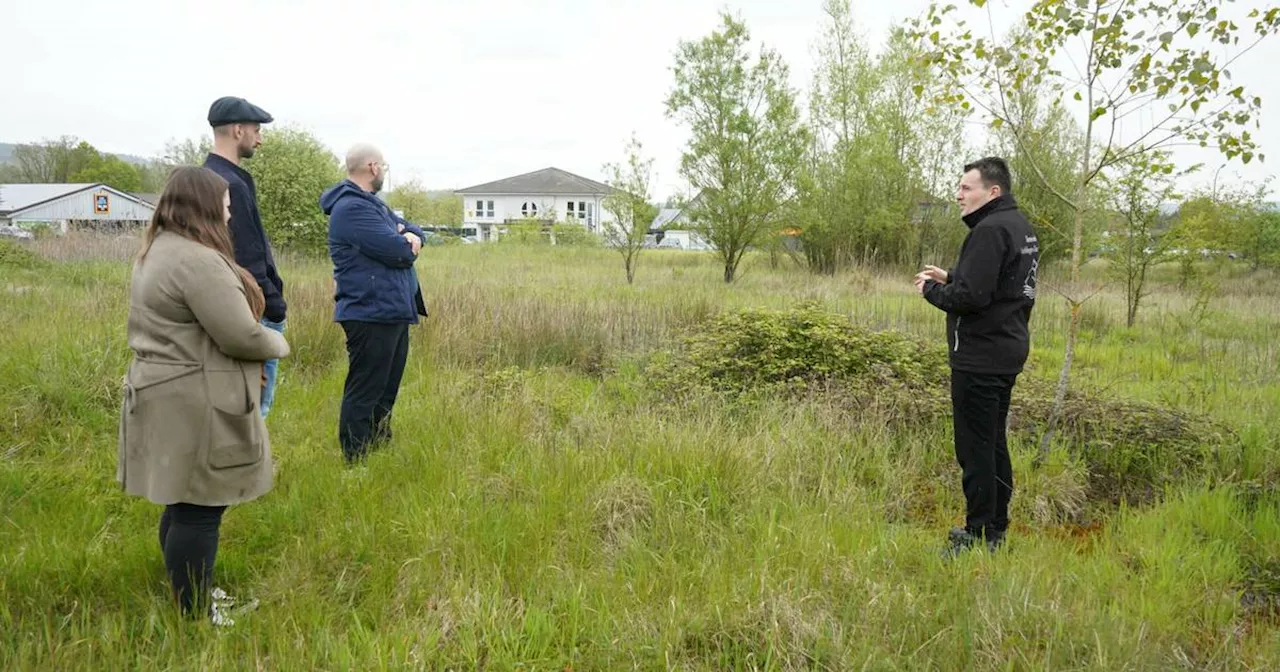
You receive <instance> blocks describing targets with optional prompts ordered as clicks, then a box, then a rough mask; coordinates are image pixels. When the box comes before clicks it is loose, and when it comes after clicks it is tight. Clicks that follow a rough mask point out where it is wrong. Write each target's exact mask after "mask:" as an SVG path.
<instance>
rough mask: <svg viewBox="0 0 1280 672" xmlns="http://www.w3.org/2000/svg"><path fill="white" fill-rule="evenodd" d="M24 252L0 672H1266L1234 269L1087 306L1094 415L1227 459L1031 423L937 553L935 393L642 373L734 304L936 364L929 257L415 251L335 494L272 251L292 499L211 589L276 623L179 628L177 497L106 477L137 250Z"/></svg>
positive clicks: (1038, 372) (1251, 427)
mask: <svg viewBox="0 0 1280 672" xmlns="http://www.w3.org/2000/svg"><path fill="white" fill-rule="evenodd" d="M16 249H18V248H15V247H14V246H12V245H10V246H8V247H0V410H3V413H0V669H4V670H28V669H31V670H41V669H50V670H53V669H56V670H82V669H102V670H116V669H148V670H151V669H156V670H161V669H165V670H167V669H180V670H188V669H189V670H205V669H273V670H294V669H325V670H348V669H358V670H382V669H484V670H515V669H521V670H534V669H537V670H615V669H645V670H650V669H678V670H726V669H731V670H738V669H742V670H745V669H769V670H796V669H814V670H863V669H866V670H958V669H975V670H1011V669H1012V670H1169V669H1209V670H1240V669H1245V670H1268V669H1278V668H1280V487H1278V486H1277V483H1278V482H1280V448H1278V445H1280V375H1278V371H1280V338H1277V337H1278V336H1280V284H1277V282H1276V281H1277V279H1278V278H1277V277H1276V276H1274V275H1270V274H1267V273H1262V274H1249V273H1247V272H1245V271H1244V270H1242V269H1228V270H1227V271H1224V272H1221V273H1220V274H1219V275H1218V277H1217V278H1216V283H1217V287H1216V290H1215V291H1214V293H1213V295H1212V296H1199V297H1198V296H1197V295H1196V293H1195V292H1190V291H1188V292H1183V293H1180V292H1178V291H1176V290H1175V289H1172V288H1171V283H1172V279H1173V275H1174V269H1172V268H1169V269H1164V268H1161V269H1159V277H1158V278H1157V283H1158V288H1157V290H1158V291H1157V293H1156V294H1155V295H1154V296H1152V297H1151V298H1150V299H1149V300H1148V305H1146V306H1144V308H1143V310H1142V312H1141V313H1140V314H1139V322H1138V325H1137V326H1136V327H1134V328H1132V329H1129V328H1125V326H1124V303H1123V298H1122V296H1121V295H1120V294H1119V293H1117V292H1116V291H1114V289H1113V288H1104V289H1102V291H1101V293H1099V294H1098V296H1097V297H1095V298H1094V299H1093V300H1091V301H1090V302H1089V303H1088V304H1087V305H1086V308H1085V315H1084V326H1083V333H1082V338H1081V344H1080V349H1079V352H1078V359H1077V370H1076V371H1077V373H1076V376H1075V379H1074V380H1075V382H1076V384H1077V386H1078V387H1079V388H1080V389H1082V390H1088V391H1090V394H1095V393H1096V394H1097V395H1100V397H1099V398H1101V396H1105V397H1106V398H1107V399H1112V400H1114V402H1115V403H1114V404H1113V406H1111V407H1108V408H1113V409H1119V410H1116V411H1115V412H1116V413H1119V414H1120V415H1115V416H1114V417H1109V418H1101V419H1099V420H1097V422H1096V423H1094V424H1092V425H1088V426H1089V427H1095V425H1096V426H1097V427H1102V426H1104V425H1105V426H1106V427H1113V429H1111V430H1106V431H1113V432H1123V431H1124V430H1126V429H1132V428H1133V427H1132V425H1133V424H1134V423H1150V424H1151V426H1153V427H1154V426H1159V427H1165V425H1164V424H1161V423H1163V422H1165V420H1163V419H1162V418H1174V417H1186V418H1194V419H1197V420H1202V421H1203V422H1205V423H1211V424H1213V426H1215V427H1219V428H1223V431H1222V433H1221V438H1220V440H1215V442H1214V443H1213V444H1212V445H1208V444H1205V445H1200V444H1197V443H1195V442H1194V441H1193V442H1187V441H1182V443H1177V446H1178V447H1177V448H1175V447H1173V446H1174V443H1175V442H1173V441H1172V440H1171V441H1170V442H1169V443H1165V442H1164V440H1163V439H1161V438H1160V436H1162V435H1159V434H1158V433H1157V434H1156V435H1154V436H1156V438H1155V439H1153V440H1151V441H1148V442H1147V444H1146V445H1131V444H1130V443H1125V442H1123V441H1121V442H1116V441H1110V440H1108V439H1107V436H1110V435H1108V434H1106V432H1105V431H1103V430H1098V432H1101V433H1098V434H1096V435H1095V436H1094V439H1092V440H1090V442H1089V443H1088V445H1085V443H1083V442H1082V441H1078V440H1075V439H1073V438H1072V437H1073V436H1075V435H1073V434H1071V433H1070V432H1064V435H1063V438H1062V440H1060V441H1058V442H1056V443H1055V446H1054V448H1053V451H1052V452H1051V453H1050V455H1049V457H1048V459H1047V460H1046V462H1045V463H1044V464H1043V465H1042V466H1040V467H1039V468H1033V466H1032V460H1033V458H1034V457H1035V456H1036V451H1037V445H1036V435H1035V433H1034V432H1025V431H1015V432H1013V433H1012V434H1011V436H1010V438H1011V444H1012V445H1011V448H1012V449H1013V452H1014V473H1015V480H1016V491H1015V495H1014V500H1013V505H1012V506H1013V512H1012V514H1013V519H1014V525H1013V528H1012V529H1011V531H1010V540H1009V543H1008V544H1007V545H1006V547H1005V549H1003V550H1002V551H1001V552H999V553H997V554H994V555H989V554H987V553H985V552H978V553H974V554H971V555H969V556H966V557H962V558H960V559H958V560H955V561H950V562H948V561H944V560H942V559H941V558H940V557H939V553H938V551H939V550H940V549H941V547H942V544H943V542H944V541H945V538H946V533H947V530H948V529H949V528H950V527H952V526H954V525H957V524H959V523H960V522H962V512H963V496H962V494H961V491H960V475H959V469H958V467H956V465H955V461H954V457H953V453H952V448H951V429H950V420H949V408H948V407H947V405H946V396H945V388H944V387H943V386H942V385H941V384H936V385H933V387H930V388H927V389H923V391H921V390H922V388H912V389H914V390H916V391H915V392H910V393H909V395H908V396H909V397H910V398H902V397H901V394H899V396H893V395H889V394H888V393H886V394H885V395H882V397H881V401H882V402H883V403H867V399H868V397H867V396H866V395H865V394H864V395H863V396H861V397H856V396H850V394H847V393H844V392H842V391H841V389H839V386H828V387H825V388H819V387H816V386H815V387H813V388H811V389H808V390H807V391H805V392H803V393H785V392H777V393H774V392H771V391H767V390H766V391H764V392H761V393H760V394H755V395H745V396H741V395H740V396H732V395H726V394H720V393H714V392H704V393H698V392H687V393H683V392H682V393H679V394H677V393H675V392H673V391H672V390H671V389H669V388H665V387H663V386H661V385H658V384H656V383H655V381H656V379H657V376H656V375H655V374H654V372H653V363H654V362H655V361H657V360H660V359H662V358H663V357H664V356H666V355H667V354H670V353H678V352H679V351H680V350H681V348H682V347H684V346H682V343H683V342H684V341H683V340H682V338H683V337H684V336H685V335H688V334H696V333H700V330H702V329H704V327H705V325H707V324H708V321H709V320H713V319H714V318H716V316H720V315H725V314H730V313H732V312H733V311H738V310H740V309H753V308H765V309H776V310H790V309H794V308H796V307H797V306H801V305H810V306H818V307H819V308H820V309H821V310H824V311H827V312H829V313H833V314H836V315H838V316H840V318H841V319H842V320H847V321H850V322H852V324H854V325H857V326H860V327H865V328H869V329H874V330H895V331H900V332H903V333H904V334H907V335H909V336H911V337H913V338H917V337H918V338H920V339H924V340H927V341H929V342H933V343H938V344H941V343H943V339H944V335H943V329H944V327H943V316H942V314H941V313H939V312H937V311H936V310H935V309H933V308H932V307H930V306H928V305H927V304H926V303H925V302H924V301H923V300H921V299H920V298H919V297H918V296H917V295H916V294H915V292H914V288H913V287H912V285H911V275H910V270H909V269H902V270H900V271H897V272H891V271H885V270H882V271H858V272H851V273H846V274H840V275H836V276H832V277H818V276H813V275H811V274H809V273H807V272H806V271H804V270H803V269H800V268H797V267H795V266H794V265H793V264H791V263H790V262H786V261H784V263H783V264H782V265H781V266H780V267H778V268H772V267H771V266H770V264H769V260H768V258H767V257H766V256H763V255H762V256H757V257H749V258H748V259H747V261H746V262H744V263H745V268H744V270H743V272H742V274H741V278H740V279H739V281H738V282H736V283H735V284H734V285H732V286H726V285H725V284H724V283H723V282H722V281H721V269H720V267H719V266H718V265H717V263H716V261H715V259H714V258H713V257H710V256H704V255H701V254H697V253H682V252H666V251H662V252H658V251H647V252H646V253H645V254H643V255H642V257H641V261H640V268H639V271H638V274H637V278H636V283H635V284H634V285H633V286H628V285H627V284H626V282H625V279H624V277H623V272H622V264H621V259H620V257H619V255H617V254H616V253H613V252H610V251H608V250H600V249H585V248H565V247H558V248H547V247H541V248H538V247H519V246H511V245H506V244H499V245H484V246H482V245H474V246H443V247H429V248H425V249H424V250H423V253H422V258H421V259H420V261H419V263H418V273H419V276H420V278H421V281H422V285H423V288H424V292H425V295H426V298H427V302H428V305H429V307H430V310H431V313H432V315H431V317H430V319H428V320H427V321H425V322H424V324H423V325H421V326H420V327H418V328H415V329H413V331H412V345H411V350H410V358H409V364H408V367H407V370H406V373H405V379H404V383H403V386H402V389H401V393H400V398H399V401H398V403H397V406H396V409H397V410H396V414H395V416H394V417H395V423H394V429H395V440H394V442H393V443H392V444H391V445H390V446H389V447H388V448H387V449H385V450H383V451H381V452H379V453H377V454H375V455H374V456H373V458H372V459H371V460H370V462H369V464H368V465H367V467H365V468H363V469H358V470H352V471H349V470H347V469H344V468H343V466H342V461H341V457H340V451H339V449H338V444H337V439H336V431H337V417H338V407H339V402H340V397H341V392H342V383H343V376H344V374H345V369H346V361H345V350H344V345H343V339H342V334H341V329H340V328H339V327H338V326H337V325H336V324H334V323H333V322H332V320H331V317H332V290H331V284H332V281H331V278H330V269H329V267H328V265H327V263H326V262H324V261H323V260H306V259H286V260H285V261H284V263H283V268H282V275H283V276H284V278H285V282H286V289H285V291H286V297H287V299H288V301H289V306H290V308H289V325H288V331H287V332H286V336H287V338H288V339H289V341H290V343H291V345H292V347H293V353H292V356H291V357H290V358H288V359H286V360H284V361H283V362H282V363H281V380H280V387H279V389H278V393H277V399H276V403H275V407H274V409H273V411H272V415H271V418H270V420H269V423H268V424H269V428H270V431H271V437H272V444H273V451H274V455H275V460H276V462H277V466H278V472H277V476H276V485H275V488H274V489H273V490H272V491H271V492H270V493H268V494H267V495H266V496H264V497H263V498H261V499H259V500H257V501H254V502H251V503H248V504H244V505H241V506H236V507H233V508H231V509H230V510H229V511H228V512H227V514H226V517H225V519H224V523H223V527H222V537H221V548H220V552H219V555H218V565H217V574H216V583H217V585H219V586H222V587H223V588H225V589H226V590H227V591H228V592H230V593H232V594H234V595H244V596H253V597H257V598H258V599H260V600H261V603H262V604H261V607H260V608H259V609H258V610H256V611H254V612H252V613H251V614H249V615H247V616H245V617H243V618H242V619H241V620H240V622H238V623H237V624H236V625H235V626H234V627H231V628H228V629H218V628H214V627H212V626H210V625H209V624H208V623H207V622H195V623H193V622H185V621H183V619H181V618H180V617H179V616H178V614H177V610H176V608H175V607H174V606H173V605H172V603H171V601H170V598H169V593H168V586H167V582H166V580H165V576H164V569H163V562H162V558H161V554H160V551H159V548H158V545H157V542H156V524H157V520H158V516H159V512H160V507H159V506H157V505H153V504H150V503H148V502H146V501H143V500H140V499H137V498H133V497H129V496H126V495H124V494H123V493H122V492H121V490H120V489H119V487H118V485H117V484H116V483H115V480H114V479H115V468H116V422H117V418H118V408H119V387H120V385H119V381H120V378H121V375H122V374H123V371H124V368H125V366H126V364H127V362H128V360H129V350H128V347H127V343H126V341H125V318H126V311H127V297H128V269H129V265H128V261H127V259H128V256H129V255H130V254H131V253H132V252H133V250H134V249H135V243H134V242H133V241H129V240H125V241H119V240H102V239H82V240H79V241H77V240H74V239H62V240H52V241H49V240H46V241H38V242H37V243H36V244H35V246H33V247H28V248H23V249H26V250H28V251H34V252H35V253H36V255H37V256H30V255H27V254H24V253H20V252H16V251H15V250H16ZM931 261H935V262H947V261H949V260H931ZM1089 270H1090V274H1091V277H1100V275H1101V274H1100V271H1099V270H1098V269H1096V268H1090V269H1089ZM1062 275H1063V274H1062V273H1061V272H1055V271H1054V269H1046V270H1045V271H1044V272H1043V275H1042V287H1043V289H1042V296H1041V300H1040V303H1039V305H1038V307H1037V309H1036V313H1035V316H1034V322H1033V341H1034V349H1033V354H1032V357H1031V362H1030V364H1029V368H1028V370H1027V372H1026V373H1025V374H1024V376H1023V378H1022V379H1021V381H1020V386H1019V388H1018V390H1015V393H1014V396H1015V401H1016V400H1018V399H1019V398H1020V395H1022V397H1024V398H1027V395H1031V394H1032V393H1033V391H1034V390H1036V389H1042V388H1043V387H1044V386H1045V385H1046V384H1047V383H1048V382H1049V381H1052V380H1053V379H1054V378H1056V375H1057V371H1058V366H1059V365H1060V363H1061V356H1062V343H1063V339H1062V334H1063V333H1064V331H1065V324H1066V317H1067V313H1066V310H1065V308H1064V305H1063V302H1062V300H1061V299H1060V298H1059V297H1058V296H1057V295H1055V294H1054V293H1053V292H1052V291H1051V290H1050V289H1049V287H1050V286H1057V287H1058V288H1059V289H1061V285H1060V284H1058V285H1055V282H1059V283H1060V282H1061V277H1062ZM1091 282H1092V281H1091ZM1205 298H1207V299H1208V300H1207V301H1206V300H1203V299H1205ZM939 347H941V346H939ZM663 361H668V362H670V361H676V362H677V365H678V362H679V361H680V360H679V359H678V358H677V359H676V360H671V359H670V358H667V359H665V360H663ZM935 382H936V381H935ZM1037 384H1040V386H1039V388H1037ZM873 389H874V388H873ZM864 391H865V390H864ZM874 397H875V395H874V394H872V398H873V401H874ZM900 398H901V403H899V401H898V400H899V399H900ZM1028 403H1030V402H1028ZM1081 403H1082V404H1083V405H1084V406H1082V407H1083V408H1085V409H1086V411H1088V409H1090V408H1092V407H1091V406H1089V403H1090V402H1088V401H1087V400H1086V401H1082V402H1081ZM1126 404H1140V405H1143V406H1141V408H1143V409H1146V410H1145V411H1143V412H1142V413H1138V412H1136V411H1133V412H1132V413H1133V414H1130V415H1125V413H1131V410H1132V409H1129V407H1128V406H1126ZM1028 408H1031V406H1028ZM1126 409H1129V410H1126ZM1175 411H1176V412H1177V414H1176V415H1175V414H1174V412H1175ZM1028 412H1029V413H1030V411H1028ZM1089 417H1092V416H1087V414H1086V415H1083V416H1081V420H1080V422H1081V423H1082V424H1081V426H1084V425H1085V424H1087V422H1086V421H1088V418H1089ZM1089 422H1092V421H1089ZM1107 422H1110V423H1111V424H1110V425H1107V424H1106V423H1107ZM1169 422H1171V423H1173V421H1169ZM1099 423H1100V424H1099ZM1126 423H1127V425H1128V427H1126ZM1174 425H1177V427H1174ZM1169 426H1170V427H1174V428H1173V429H1169V430H1168V431H1170V432H1175V431H1181V430H1179V429H1177V428H1178V427H1182V425H1181V424H1178V423H1173V424H1170V425H1169ZM1138 429H1142V428H1138ZM1160 431H1165V430H1163V429H1162V430H1160ZM1126 441H1128V439H1126ZM1175 453H1176V454H1175ZM1131 478H1134V479H1136V478H1141V479H1145V480H1144V481H1143V483H1144V484H1145V489H1144V488H1130V487H1128V486H1129V485H1132V484H1131V483H1127V482H1126V480H1125V479H1131ZM1134 493H1138V494H1134Z"/></svg>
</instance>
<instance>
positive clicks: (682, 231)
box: [649, 198, 715, 250]
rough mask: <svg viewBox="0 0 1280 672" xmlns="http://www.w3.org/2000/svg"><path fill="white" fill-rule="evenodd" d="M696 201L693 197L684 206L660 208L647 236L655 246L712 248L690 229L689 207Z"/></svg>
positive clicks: (693, 248)
mask: <svg viewBox="0 0 1280 672" xmlns="http://www.w3.org/2000/svg"><path fill="white" fill-rule="evenodd" d="M696 202H697V198H694V200H693V201H692V202H690V203H689V205H686V206H685V207H684V208H662V209H660V210H658V215H657V216H656V217H654V218H653V223H652V224H650V225H649V236H650V239H651V240H652V241H653V245H654V246H655V247H661V248H669V249H678V250H714V249H715V247H714V246H713V245H712V244H711V243H708V242H707V240H706V239H705V238H703V237H702V235H701V234H699V233H698V232H697V231H694V230H692V229H691V228H689V227H690V225H691V224H692V222H690V221H689V208H690V207H692V206H693V205H694V204H695V203H696Z"/></svg>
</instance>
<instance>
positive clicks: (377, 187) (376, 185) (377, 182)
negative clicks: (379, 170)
mask: <svg viewBox="0 0 1280 672" xmlns="http://www.w3.org/2000/svg"><path fill="white" fill-rule="evenodd" d="M385 181H386V178H385V177H384V176H382V175H379V176H377V177H375V178H373V184H371V185H369V186H371V187H373V193H375V194H376V193H378V192H380V191H382V183H383V182H385Z"/></svg>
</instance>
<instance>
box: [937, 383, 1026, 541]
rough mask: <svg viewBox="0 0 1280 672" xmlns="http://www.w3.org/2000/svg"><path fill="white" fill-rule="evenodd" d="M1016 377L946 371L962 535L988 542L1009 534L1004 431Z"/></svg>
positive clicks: (1008, 474)
mask: <svg viewBox="0 0 1280 672" xmlns="http://www.w3.org/2000/svg"><path fill="white" fill-rule="evenodd" d="M1017 378H1018V377H1017V376H1016V375H1011V376H1003V375H995V374H981V373H969V372H967V371H956V370H954V369H953V370H952V371H951V410H952V414H953V426H954V428H955V435H956V461H957V462H959V463H960V470H961V473H962V474H963V475H962V477H961V479H962V480H961V482H962V484H963V486H964V499H965V503H966V505H967V507H966V508H967V512H966V514H965V529H966V530H968V532H969V533H970V534H973V535H985V536H986V537H987V538H988V539H991V538H994V537H1001V536H1003V535H1004V533H1005V530H1007V529H1008V528H1009V500H1010V499H1011V498H1012V497H1013V465H1012V463H1010V461H1009V443H1008V440H1007V438H1006V437H1005V425H1006V422H1007V420H1008V418H1009V397H1010V395H1011V394H1012V393H1013V384H1014V382H1015V381H1016V380H1017Z"/></svg>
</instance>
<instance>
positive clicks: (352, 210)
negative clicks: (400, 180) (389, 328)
mask: <svg viewBox="0 0 1280 672" xmlns="http://www.w3.org/2000/svg"><path fill="white" fill-rule="evenodd" d="M320 208H321V209H322V210H323V211H324V214H326V215H328V216H329V257H330V258H331V259H333V279H334V282H335V283H336V285H337V290H336V292H335V293H334V297H333V298H334V301H335V302H336V304H337V305H336V306H335V307H334V311H333V319H334V320H335V321H337V322H345V321H348V320H350V321H354V322H374V323H379V324H417V322H418V316H419V315H422V316H424V317H425V316H426V314H427V307H426V304H425V303H424V302H423V300H422V290H421V289H420V288H419V287H418V274H417V273H416V272H415V271H414V269H413V264H414V262H415V261H417V257H415V256H414V254H413V249H412V248H411V247H410V246H409V241H407V240H405V239H404V232H399V231H398V228H399V227H401V226H403V227H404V231H405V232H408V233H412V234H413V235H415V236H417V237H418V238H420V239H422V240H423V241H424V242H425V241H426V234H424V233H423V232H422V229H420V228H418V227H416V226H414V225H413V224H410V223H409V222H406V221H405V220H403V219H401V218H399V217H396V215H395V213H393V212H391V209H390V208H388V207H387V205H386V204H385V203H383V202H382V200H380V199H379V198H378V197H377V196H374V195H373V194H371V193H369V192H367V191H365V190H364V189H361V188H360V187H359V186H358V185H356V184H355V183H354V182H351V181H350V180H343V181H342V182H339V183H338V184H336V185H334V186H333V187H330V188H329V190H328V191H325V192H324V194H323V195H322V196H320Z"/></svg>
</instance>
